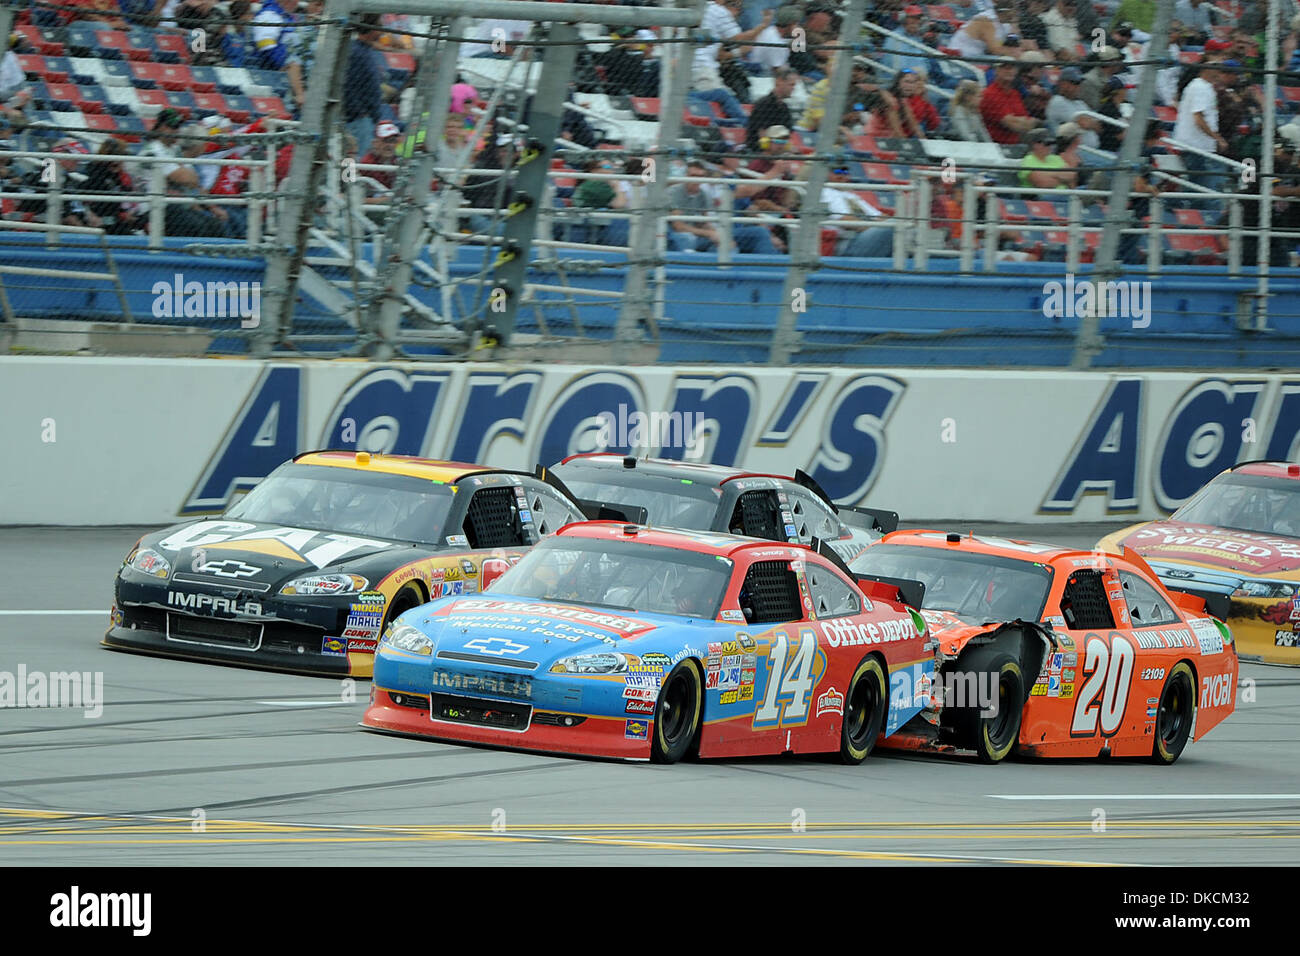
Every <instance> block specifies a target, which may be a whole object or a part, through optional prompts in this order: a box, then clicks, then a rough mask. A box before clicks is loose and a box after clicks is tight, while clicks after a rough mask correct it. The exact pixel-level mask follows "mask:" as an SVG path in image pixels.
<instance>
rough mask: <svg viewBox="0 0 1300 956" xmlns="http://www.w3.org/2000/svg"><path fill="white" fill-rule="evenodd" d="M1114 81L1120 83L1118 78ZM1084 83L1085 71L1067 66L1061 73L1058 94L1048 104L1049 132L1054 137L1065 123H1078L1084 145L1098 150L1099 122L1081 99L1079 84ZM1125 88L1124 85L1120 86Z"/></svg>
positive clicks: (1099, 139)
mask: <svg viewBox="0 0 1300 956" xmlns="http://www.w3.org/2000/svg"><path fill="white" fill-rule="evenodd" d="M1111 79H1112V80H1115V81H1116V82H1119V81H1118V79H1117V78H1115V77H1111ZM1081 82H1083V71H1082V70H1080V69H1079V68H1078V67H1077V66H1067V67H1066V68H1065V69H1064V70H1062V71H1061V75H1060V78H1059V79H1058V80H1057V83H1056V93H1054V94H1053V95H1052V98H1051V99H1050V100H1049V101H1048V103H1047V130H1048V132H1050V133H1052V134H1053V135H1055V134H1056V128H1057V127H1058V126H1060V125H1062V124H1063V123H1069V122H1074V123H1077V124H1078V125H1079V127H1080V129H1082V130H1083V132H1084V135H1083V145H1084V146H1087V147H1088V148H1089V149H1096V148H1097V147H1098V146H1100V145H1101V137H1100V136H1099V135H1098V133H1097V127H1098V121H1097V120H1096V119H1095V118H1094V117H1091V116H1089V115H1087V114H1088V112H1089V107H1088V104H1087V103H1085V102H1084V101H1083V100H1081V99H1080V98H1079V84H1080V83H1081ZM1120 85H1121V86H1123V84H1122V83H1121V84H1120Z"/></svg>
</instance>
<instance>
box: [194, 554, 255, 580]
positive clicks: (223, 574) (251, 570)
mask: <svg viewBox="0 0 1300 956" xmlns="http://www.w3.org/2000/svg"><path fill="white" fill-rule="evenodd" d="M195 570H196V571H202V572H203V573H204V574H215V575H216V576H217V577H219V578H251V577H253V576H255V575H256V574H257V573H258V572H259V571H261V570H262V569H261V568H255V567H253V566H252V565H251V564H245V563H244V562H243V561H239V560H237V559H235V558H228V559H226V560H225V561H207V562H205V563H203V564H200V565H199V566H198V567H197V568H195Z"/></svg>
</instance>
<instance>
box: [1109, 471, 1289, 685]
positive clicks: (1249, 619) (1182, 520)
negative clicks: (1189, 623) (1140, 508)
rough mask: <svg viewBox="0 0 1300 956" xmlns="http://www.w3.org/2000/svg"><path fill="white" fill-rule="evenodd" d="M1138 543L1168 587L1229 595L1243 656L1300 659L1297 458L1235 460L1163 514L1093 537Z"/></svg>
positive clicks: (1135, 547)
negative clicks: (1180, 504)
mask: <svg viewBox="0 0 1300 956" xmlns="http://www.w3.org/2000/svg"><path fill="white" fill-rule="evenodd" d="M1120 545H1123V546H1124V547H1127V548H1129V549H1130V550H1132V551H1137V552H1138V553H1139V554H1141V555H1142V557H1143V558H1145V559H1146V560H1147V561H1149V562H1151V567H1152V569H1153V570H1154V571H1155V572H1156V574H1157V575H1159V576H1160V580H1161V581H1163V582H1164V584H1165V586H1166V587H1170V588H1181V589H1184V590H1189V591H1195V592H1196V593H1198V594H1201V593H1216V594H1223V595H1226V596H1227V597H1229V598H1230V599H1231V602H1232V603H1231V610H1230V611H1229V613H1228V617H1227V621H1228V623H1229V624H1230V625H1231V626H1232V629H1233V632H1234V633H1235V634H1236V636H1237V650H1238V652H1239V653H1240V654H1241V656H1242V657H1244V658H1258V659H1260V660H1264V661H1268V662H1269V663H1272V664H1300V465H1297V464H1294V463H1289V462H1285V461H1255V462H1243V463H1242V464H1239V465H1234V466H1233V467H1231V468H1229V469H1228V470H1227V471H1225V472H1223V473H1222V474H1220V475H1219V476H1218V477H1217V478H1215V479H1214V480H1213V481H1211V482H1210V483H1209V484H1207V485H1206V486H1205V487H1204V488H1202V489H1201V490H1200V491H1198V492H1197V493H1196V494H1195V495H1193V496H1192V498H1191V500H1190V501H1188V502H1187V504H1185V505H1183V506H1182V507H1181V508H1179V509H1178V510H1177V511H1175V512H1174V513H1173V515H1171V516H1170V517H1168V518H1165V519H1164V520H1162V521H1149V522H1146V523H1145V524H1138V525H1133V526H1131V527H1128V528H1125V529H1123V530H1122V531H1116V532H1115V533H1114V534H1110V535H1107V536H1106V537H1104V538H1102V539H1101V540H1100V541H1098V542H1097V548H1098V549H1099V550H1102V551H1114V550H1116V548H1118V547H1119V546H1120Z"/></svg>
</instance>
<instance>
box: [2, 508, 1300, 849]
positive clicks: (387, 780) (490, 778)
mask: <svg viewBox="0 0 1300 956" xmlns="http://www.w3.org/2000/svg"><path fill="white" fill-rule="evenodd" d="M144 530H147V529H141V528H134V529H133V528H107V529H75V530H74V529H64V528H36V529H31V528H3V529H0V580H3V581H5V582H6V585H7V586H6V587H5V588H4V589H3V590H2V591H0V671H8V672H11V673H13V672H16V671H17V669H18V667H19V666H20V665H21V666H25V667H26V668H27V670H28V671H29V672H32V671H38V670H39V671H47V672H48V671H88V672H92V673H93V672H102V675H103V699H104V703H103V711H102V714H100V715H99V716H97V717H88V716H87V715H86V714H85V713H83V711H81V710H77V709H70V708H61V709H53V708H42V709H34V708H22V709H0V861H2V862H4V863H8V864H18V865H24V864H25V865H42V864H65V865H112V866H120V865H132V864H153V865H185V864H193V863H203V864H212V865H227V864H263V865H298V864H332V865H337V864H345V863H346V864H352V865H358V864H386V865H401V864H407V863H421V864H447V865H451V864H465V863H473V864H500V865H519V864H561V865H563V864H590V863H600V864H624V865H638V866H653V865H659V864H686V865H700V864H710V863H713V864H727V865H735V864H738V863H740V864H747V863H750V864H752V863H760V864H761V863H779V864H809V863H811V864H827V863H863V862H868V863H871V862H879V863H913V862H920V863H935V862H944V861H951V862H955V863H969V862H975V863H978V862H1009V863H1029V864H1070V863H1102V864H1209V865H1224V864H1246V865H1250V864H1282V863H1294V862H1295V861H1296V860H1297V858H1300V775H1298V774H1297V772H1296V769H1295V768H1296V767H1297V766H1300V671H1297V670H1294V669H1287V668H1278V667H1267V666H1263V665H1252V664H1246V665H1244V666H1243V668H1242V678H1243V681H1245V680H1252V681H1253V682H1254V687H1253V693H1248V694H1244V695H1243V694H1240V693H1239V695H1238V704H1237V712H1236V713H1235V714H1234V715H1233V716H1232V717H1231V718H1230V719H1229V720H1228V721H1227V722H1226V723H1224V724H1223V725H1221V726H1220V727H1219V728H1217V729H1216V730H1215V731H1214V732H1213V733H1212V734H1210V735H1209V736H1208V737H1207V738H1206V739H1205V740H1203V741H1197V742H1195V743H1192V744H1190V745H1189V746H1188V748H1187V750H1186V751H1185V752H1184V754H1183V757H1182V759H1181V760H1180V761H1179V762H1178V763H1177V764H1175V765H1174V766H1172V767H1156V766H1151V765H1148V764H1145V763H1139V762H1127V761H1107V762H1098V761H1055V762H1037V763H1029V762H1016V761H1011V762H1007V763H1004V764H1002V765H999V766H994V767H988V766H983V765H981V764H979V763H978V762H976V761H974V760H973V759H967V758H956V757H952V758H936V757H929V756H895V755H890V754H887V753H884V752H877V753H876V754H873V755H872V757H871V758H870V759H869V760H868V761H867V762H866V763H865V764H863V765H862V766H860V767H844V766H840V765H838V764H834V763H831V762H829V761H824V760H820V759H808V758H791V757H783V758H757V759H747V760H734V761H726V762H696V763H684V764H679V765H676V766H670V767H663V766H653V765H646V764H617V763H610V762H603V761H596V760H579V759H572V758H565V757H549V756H538V755H532V754H523V753H512V752H508V751H500V750H489V749H479V748H473V747H464V746H454V745H448V744H439V743H434V742H428V741H420V740H409V739H404V738H397V737H388V736H380V735H376V734H372V733H367V732H365V731H363V730H361V729H360V728H359V727H358V726H357V722H358V720H359V719H360V716H361V713H362V711H363V709H364V706H365V701H366V699H367V696H368V693H369V686H368V684H367V683H366V682H364V681H362V682H358V683H357V684H356V685H354V686H352V687H349V686H348V685H347V684H344V683H340V682H339V681H337V680H332V679H324V678H312V677H295V676H289V675H281V674H271V673H261V672H257V671H248V670H242V669H238V668H234V667H222V666H216V665H207V664H195V663H188V662H183V661H172V660H164V659H159V658H152V657H145V656H139V655H134V654H124V653H117V652H112V651H108V650H105V649H104V648H102V647H100V646H99V639H100V636H101V635H102V633H103V631H104V628H105V627H106V625H107V621H108V607H109V604H110V601H111V595H112V580H113V575H114V573H115V572H116V570H117V567H118V565H119V563H120V562H121V559H122V557H123V555H124V554H125V553H126V551H127V550H128V549H129V548H130V546H131V545H132V543H133V542H134V541H135V540H136V538H137V537H138V536H139V535H140V534H141V533H143V531H144ZM962 530H963V531H964V530H967V529H966V528H963V529H962ZM977 530H983V531H988V532H993V533H1000V534H1012V535H1016V534H1024V535H1027V536H1032V537H1040V538H1045V539H1048V540H1053V541H1058V542H1062V543H1065V544H1070V545H1074V546H1079V547H1090V546H1091V545H1092V544H1093V543H1094V542H1095V541H1096V540H1097V538H1099V537H1100V536H1101V535H1102V534H1104V533H1106V532H1107V531H1109V530H1112V528H1111V527H1110V526H1106V525H1079V524H1075V525H1053V526H1051V527H1050V528H1047V527H1044V526H1033V527H1025V526H1011V525H985V526H983V527H981V528H979V529H977ZM33 611H36V612H40V613H26V612H33ZM350 694H351V695H353V697H354V699H348V698H349V695H350ZM1243 697H1253V700H1250V701H1249V702H1247V701H1245V700H1243Z"/></svg>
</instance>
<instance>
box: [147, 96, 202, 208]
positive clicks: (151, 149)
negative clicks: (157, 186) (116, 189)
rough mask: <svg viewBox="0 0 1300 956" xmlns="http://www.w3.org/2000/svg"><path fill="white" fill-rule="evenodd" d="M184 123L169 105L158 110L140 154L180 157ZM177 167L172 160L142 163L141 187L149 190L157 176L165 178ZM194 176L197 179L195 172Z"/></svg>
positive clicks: (163, 157)
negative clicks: (181, 131)
mask: <svg viewBox="0 0 1300 956" xmlns="http://www.w3.org/2000/svg"><path fill="white" fill-rule="evenodd" d="M184 123H185V120H184V118H183V117H182V116H181V114H180V112H179V111H178V110H174V109H171V108H170V107H168V108H167V109H164V110H160V111H159V113H158V115H157V116H156V117H154V122H153V129H152V130H151V131H150V133H149V135H148V142H147V143H145V145H144V149H142V150H140V155H141V156H157V157H160V158H162V159H173V160H174V159H180V158H181V144H180V137H179V134H180V128H181V126H183V125H184ZM177 167H178V164H177V163H174V162H169V163H149V164H147V165H144V166H143V167H142V168H141V173H140V177H139V178H140V180H141V182H140V186H141V188H142V189H144V190H146V191H149V190H150V185H151V184H152V183H153V182H155V181H156V179H155V178H156V177H157V176H159V175H161V176H162V177H164V178H166V177H167V176H168V175H170V174H171V172H172V171H173V170H175V169H176V168H177ZM187 168H189V167H187ZM155 170H161V172H155ZM195 176H196V181H197V173H196V174H195ZM146 208H147V205H146Z"/></svg>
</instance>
